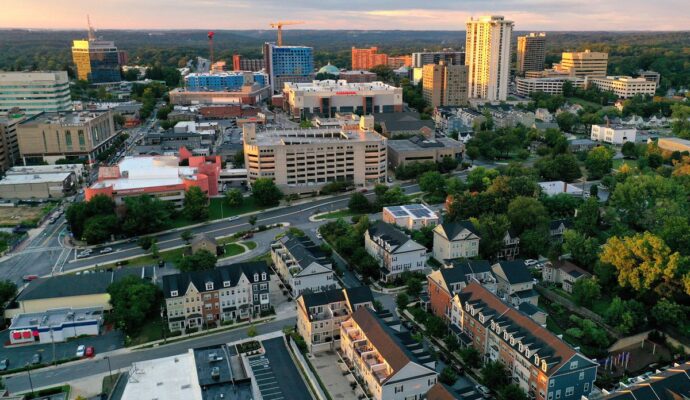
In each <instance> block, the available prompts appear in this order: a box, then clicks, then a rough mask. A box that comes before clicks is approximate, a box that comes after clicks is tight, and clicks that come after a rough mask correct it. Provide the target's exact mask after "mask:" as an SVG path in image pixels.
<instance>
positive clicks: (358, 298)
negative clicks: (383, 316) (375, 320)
mask: <svg viewBox="0 0 690 400" xmlns="http://www.w3.org/2000/svg"><path fill="white" fill-rule="evenodd" d="M343 291H344V292H345V296H346V297H347V299H348V300H349V301H350V305H353V304H362V303H369V302H371V303H373V302H374V296H373V294H372V293H371V289H370V288H369V286H357V287H353V288H347V289H343Z"/></svg>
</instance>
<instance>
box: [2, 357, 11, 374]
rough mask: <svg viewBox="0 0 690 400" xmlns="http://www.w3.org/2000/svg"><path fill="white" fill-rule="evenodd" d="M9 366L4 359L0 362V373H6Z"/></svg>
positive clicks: (8, 362)
mask: <svg viewBox="0 0 690 400" xmlns="http://www.w3.org/2000/svg"><path fill="white" fill-rule="evenodd" d="M9 366H10V360H8V359H6V358H4V359H2V360H0V371H7V368H9Z"/></svg>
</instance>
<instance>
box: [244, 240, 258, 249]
mask: <svg viewBox="0 0 690 400" xmlns="http://www.w3.org/2000/svg"><path fill="white" fill-rule="evenodd" d="M242 243H244V245H245V246H247V248H248V249H249V250H254V249H255V248H256V242H252V241H249V242H242Z"/></svg>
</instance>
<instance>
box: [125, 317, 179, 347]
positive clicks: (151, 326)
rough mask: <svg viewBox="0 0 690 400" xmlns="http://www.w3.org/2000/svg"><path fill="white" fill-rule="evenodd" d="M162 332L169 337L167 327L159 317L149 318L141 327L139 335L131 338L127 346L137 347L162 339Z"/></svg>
mask: <svg viewBox="0 0 690 400" xmlns="http://www.w3.org/2000/svg"><path fill="white" fill-rule="evenodd" d="M163 330H165V331H166V334H167V336H168V337H170V331H168V327H167V326H165V324H164V323H163V321H162V320H161V319H160V317H158V316H156V317H155V318H151V319H149V320H147V321H146V323H145V324H144V326H142V327H141V331H139V334H137V335H136V336H133V337H132V338H131V340H130V342H129V343H128V344H127V345H128V346H137V345H140V344H143V343H147V342H151V341H154V340H160V339H163Z"/></svg>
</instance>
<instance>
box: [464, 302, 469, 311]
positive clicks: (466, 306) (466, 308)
mask: <svg viewBox="0 0 690 400" xmlns="http://www.w3.org/2000/svg"><path fill="white" fill-rule="evenodd" d="M465 311H470V305H469V304H467V303H465Z"/></svg>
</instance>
